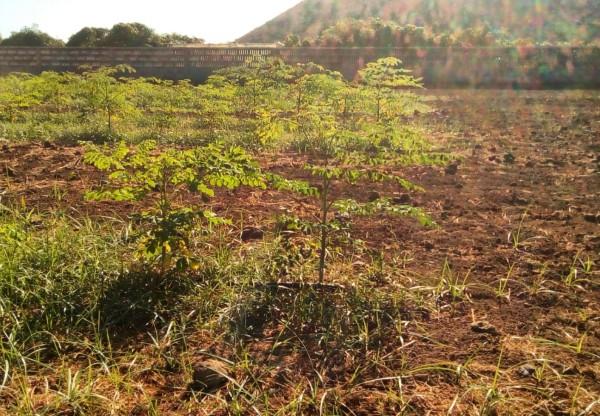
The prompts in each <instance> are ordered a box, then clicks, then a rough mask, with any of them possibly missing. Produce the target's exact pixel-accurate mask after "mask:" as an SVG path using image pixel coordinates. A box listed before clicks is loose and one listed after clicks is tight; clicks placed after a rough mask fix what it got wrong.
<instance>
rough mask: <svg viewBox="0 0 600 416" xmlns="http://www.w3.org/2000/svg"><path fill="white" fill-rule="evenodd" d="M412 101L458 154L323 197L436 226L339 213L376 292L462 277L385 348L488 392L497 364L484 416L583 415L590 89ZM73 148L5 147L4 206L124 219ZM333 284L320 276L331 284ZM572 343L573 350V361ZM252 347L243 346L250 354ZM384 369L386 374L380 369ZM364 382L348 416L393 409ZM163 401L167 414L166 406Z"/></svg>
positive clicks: (262, 208) (591, 232)
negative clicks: (93, 196)
mask: <svg viewBox="0 0 600 416" xmlns="http://www.w3.org/2000/svg"><path fill="white" fill-rule="evenodd" d="M425 94H426V99H427V100H428V102H429V103H430V104H431V106H432V107H433V108H435V110H434V111H433V112H432V113H426V114H423V115H422V117H421V119H422V127H423V128H425V129H427V131H428V132H429V133H428V134H429V135H430V136H431V138H432V140H433V141H434V143H436V146H437V147H438V148H440V149H441V150H444V151H449V152H451V153H453V154H455V155H457V156H459V157H460V159H459V160H458V161H457V162H454V163H453V164H452V165H450V166H448V167H417V168H407V169H405V170H404V171H403V172H400V173H402V174H403V175H404V176H405V177H407V178H408V179H410V180H412V181H413V182H414V183H416V184H418V185H420V186H422V187H423V188H425V189H426V192H423V193H414V192H410V193H409V192H406V191H404V190H403V189H400V188H398V187H396V186H392V185H385V184H382V185H376V186H374V185H372V184H358V185H353V186H348V187H344V188H336V189H335V193H336V195H337V196H341V197H347V196H352V197H354V198H356V199H358V200H361V201H367V200H368V199H369V198H370V197H372V195H373V192H374V191H376V192H377V194H378V195H379V196H382V197H383V196H389V197H391V198H397V200H399V201H403V202H405V203H409V204H413V205H416V206H419V207H422V208H424V209H425V210H426V211H427V212H428V213H429V214H430V215H431V216H432V218H433V219H434V220H435V221H436V223H437V224H438V225H439V227H438V228H421V227H420V226H419V225H418V223H417V221H415V220H413V219H409V218H403V219H397V218H393V217H388V216H385V215H375V216H373V217H370V218H353V219H352V221H353V224H352V228H351V230H350V236H351V238H352V239H355V240H356V239H360V240H362V241H364V246H365V247H366V248H367V250H362V251H361V252H360V253H359V254H353V256H354V257H353V261H354V263H353V265H355V267H356V269H357V270H358V269H359V268H360V267H361V265H363V264H365V263H368V262H370V259H369V258H366V257H365V256H367V255H366V254H365V253H383V256H384V258H385V261H384V264H385V266H384V268H385V267H387V268H388V270H387V271H388V273H387V274H386V273H383V274H382V275H383V276H384V277H383V278H382V280H381V281H378V282H375V283H376V284H377V285H380V286H386V285H390V287H398V285H405V286H406V287H410V286H413V287H414V286H431V287H436V286H438V285H439V282H440V276H441V275H442V274H443V272H442V269H443V265H444V263H447V265H448V266H449V269H448V270H451V273H452V276H450V277H449V275H448V273H447V274H446V278H447V279H449V278H451V279H454V280H455V281H456V282H458V283H462V282H463V279H465V280H464V282H465V285H466V290H465V293H464V295H465V296H463V297H461V299H460V300H459V301H456V302H453V301H452V299H451V294H450V292H449V291H448V292H446V293H441V295H440V298H439V300H438V302H439V307H438V309H437V311H436V312H435V313H427V314H422V316H421V317H420V320H419V325H418V327H412V329H411V330H410V331H409V330H408V329H407V338H406V339H404V340H403V341H402V342H403V343H402V344H399V343H398V342H397V341H391V340H390V341H389V348H388V350H389V354H390V355H393V353H394V351H395V349H398V350H399V349H403V351H404V350H405V351H406V352H407V354H408V356H410V359H411V365H412V366H418V365H420V364H422V365H423V366H425V365H427V364H428V363H433V362H437V363H440V362H445V363H448V362H450V363H469V364H470V365H471V367H470V369H469V370H468V371H470V372H471V373H472V374H474V375H473V376H472V377H473V378H472V384H473V385H474V384H477V382H479V383H483V381H482V380H487V382H489V383H492V381H491V380H493V378H494V371H495V368H496V366H497V364H498V361H499V357H500V360H501V368H502V379H503V383H504V384H503V386H504V388H505V391H504V396H505V397H510V398H511V399H514V401H513V400H509V402H512V403H509V404H505V405H504V406H506V407H505V408H504V410H502V409H503V407H501V406H499V407H498V408H497V409H496V410H495V411H497V414H547V413H548V412H550V413H554V414H569V406H570V405H571V399H572V397H573V395H574V394H578V399H579V400H581V406H582V407H580V408H578V410H579V411H582V410H584V409H583V406H586V405H588V404H590V403H593V400H595V399H594V398H596V399H597V398H598V397H600V358H599V357H600V312H599V311H600V290H599V288H600V287H599V285H600V264H599V263H600V94H599V93H598V92H583V91H562V92H559V91H552V92H548V91H493V90H491V91H429V92H427V93H425ZM82 151H83V150H82V148H80V147H77V146H63V145H61V144H60V143H48V142H44V143H31V144H15V145H5V146H4V147H3V148H2V150H1V151H0V168H2V173H3V175H2V178H3V179H2V181H0V192H2V200H3V202H6V201H12V202H14V203H25V204H26V206H27V207H29V208H39V210H40V211H41V212H43V211H47V210H53V209H63V210H65V211H66V212H67V213H68V214H69V215H72V216H77V215H90V216H92V217H95V218H98V219H100V218H101V217H122V218H124V217H126V216H127V215H128V214H129V213H131V212H133V211H135V210H137V209H139V208H140V207H138V206H135V205H132V204H127V203H117V202H89V201H85V200H84V198H83V194H84V192H85V191H86V190H88V189H92V188H94V187H97V186H98V185H99V184H101V183H102V181H103V180H104V179H105V175H104V174H103V173H101V172H98V171H96V170H95V169H94V168H92V167H90V166H86V165H84V164H82V161H81V160H82ZM259 159H260V161H261V164H262V165H263V167H264V168H265V169H269V170H271V171H273V172H276V173H279V174H281V175H283V176H285V177H288V178H303V179H308V178H309V177H308V176H307V173H306V172H305V171H303V170H302V168H301V166H302V160H301V158H300V157H296V156H295V155H291V154H286V155H262V156H259ZM21 201H23V202H21ZM211 204H212V208H213V210H215V211H216V212H218V213H220V214H223V215H225V216H229V217H230V218H233V219H234V220H236V221H237V220H238V219H239V218H243V224H244V226H245V227H247V226H254V227H257V228H261V229H264V230H265V231H266V232H267V234H266V235H267V236H269V232H270V231H274V227H275V222H274V220H273V216H274V215H276V214H278V213H281V212H282V209H289V210H290V211H291V212H294V213H296V214H299V215H302V216H309V215H311V213H316V212H317V209H316V203H315V201H312V200H310V199H306V198H298V197H294V198H293V197H291V196H290V195H288V194H284V193H279V192H276V191H273V190H264V191H263V190H248V189H239V190H235V191H220V192H219V193H218V194H217V197H216V198H214V202H212V203H211ZM239 228H241V226H239V227H238V228H237V229H233V230H232V232H231V233H230V234H229V235H230V236H231V239H232V241H233V242H234V243H235V244H240V245H242V244H254V242H252V241H250V242H244V243H243V242H242V241H241V240H240V239H239V232H240V231H241V230H240V229H239ZM361 253H362V254H361ZM400 258H401V259H403V261H399V260H398V259H400ZM574 270H577V274H575V275H574V274H573V273H574ZM358 272H359V271H357V273H358ZM332 274H333V276H330V279H332V280H336V281H339V280H343V279H344V277H343V276H340V275H339V274H337V275H336V274H334V273H332ZM386 276H387V277H386ZM503 279H506V287H502V284H503V283H504V280H503ZM447 286H448V285H447ZM500 288H501V289H500ZM442 292H443V291H442ZM580 340H583V341H584V342H583V344H582V346H583V347H582V348H581V349H580V350H577V351H576V346H577V344H578V342H579V341H580ZM411 341H414V345H410V343H411ZM407 343H408V345H407ZM261 348H262V347H261V343H260V342H257V343H256V346H255V349H256V351H257V354H258V351H260V349H261ZM294 354H298V353H297V352H296V353H292V352H290V353H289V354H288V355H285V354H284V356H282V357H275V358H273V357H271V359H277V360H281V361H282V363H284V362H286V364H285V365H287V366H289V367H290V368H292V369H293V370H292V371H295V372H297V373H298V374H302V373H303V372H304V371H309V370H306V369H305V368H303V367H304V366H303V365H302V361H303V359H302V358H301V357H300V358H297V360H296V361H294V360H295V359H294ZM540 357H544V359H548V360H550V361H551V362H552V365H551V366H550V367H551V368H552V375H553V376H552V377H550V378H549V380H550V381H547V382H544V381H537V382H536V381H535V380H533V376H532V374H533V372H534V370H535V368H534V370H532V369H531V368H529V367H526V366H525V367H524V366H523V363H530V362H535V363H538V364H539V362H538V361H536V360H539V359H540ZM390 360H392V359H391V358H390ZM271 364H272V363H271ZM273 365H274V364H273ZM282 365H284V364H282ZM387 365H388V366H389V367H390V368H393V367H394V366H396V365H399V364H397V363H396V364H394V363H393V360H392V361H390V362H389V363H388V364H387ZM536 365H537V364H536ZM534 367H535V365H534ZM532 368H533V367H532ZM337 371H339V374H340V375H338V376H339V377H340V378H342V379H343V378H344V377H347V376H348V374H351V372H352V364H351V363H348V364H347V365H344V364H343V363H341V364H339V368H338V369H337ZM423 371H424V372H423V374H429V373H427V371H425V370H423ZM529 372H531V374H529ZM549 372H550V371H549ZM475 375H477V376H475ZM280 376H281V375H277V374H274V375H273V377H274V379H275V378H276V377H280ZM372 376H373V378H376V376H377V375H376V374H373V375H372ZM378 376H379V377H381V378H382V379H385V378H386V376H387V375H386V374H379V375H378ZM580 382H581V384H580V389H579V390H578V391H577V392H576V387H577V385H578V383H580ZM332 383H333V382H332ZM382 383H383V382H382ZM544 383H546V384H545V385H542V384H544ZM333 384H335V383H333ZM374 384H376V383H374ZM380 384H381V383H380ZM383 384H385V383H383ZM523 386H526V387H523ZM372 388H375V387H374V386H373V385H371V384H368V383H366V384H364V385H362V386H361V387H357V388H355V389H354V390H353V391H352V394H349V396H347V398H346V405H349V404H352V407H353V409H354V412H355V413H356V414H378V413H379V414H391V413H389V412H390V411H391V410H387V411H386V410H380V408H379V407H378V406H380V405H381V403H380V399H379V398H378V397H379V396H378V395H377V394H375V393H373V392H372V391H371V390H372ZM386 388H387V387H386ZM407 389H409V390H410V391H411V397H412V398H411V403H410V406H411V408H412V409H417V413H419V414H427V412H431V414H446V412H448V410H449V409H451V410H452V411H451V412H449V413H452V412H454V413H453V414H466V413H472V412H473V411H474V410H473V409H475V408H476V407H477V406H476V404H473V403H476V402H477V399H476V398H475V396H476V393H477V389H476V388H474V387H473V386H472V385H471V386H470V387H468V388H467V387H465V386H461V385H460V383H454V382H452V381H449V380H447V379H446V378H445V377H442V376H441V375H440V376H437V375H425V376H422V375H421V376H419V374H417V373H415V376H414V377H413V378H412V379H411V381H410V383H409V386H408V387H407ZM536 389H537V390H539V391H537V390H536ZM542 390H543V392H542V393H540V391H542ZM340 394H341V393H340ZM353 395H354V396H355V397H353ZM523 397H524V398H525V399H523V400H526V401H523V403H537V404H538V406H539V407H535V406H534V407H530V408H529V409H527V408H523V407H521V405H520V404H518V402H519V400H520V399H519V398H523ZM455 398H458V399H455ZM453 401H454V402H455V403H454V406H452V404H453ZM515 402H517V404H515ZM168 406H171V407H170V408H169V409H170V410H169V411H171V412H175V410H174V408H173V406H175V405H173V404H171V405H168ZM523 406H525V405H523ZM528 406H529V405H528ZM506 412H508V413H506ZM536 412H538V413H536ZM544 412H546V413H544ZM594 412H600V404H598V405H595V407H592V408H590V409H589V412H588V413H586V414H595V413H594ZM165 414H168V412H166V413H165ZM349 414H351V413H349ZM492 414H493V413H492ZM575 414H577V413H575Z"/></svg>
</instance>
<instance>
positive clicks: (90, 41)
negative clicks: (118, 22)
mask: <svg viewBox="0 0 600 416" xmlns="http://www.w3.org/2000/svg"><path fill="white" fill-rule="evenodd" d="M108 32H109V31H108V29H105V28H101V27H84V28H83V29H81V30H80V31H79V32H77V33H75V34H74V35H72V36H71V37H70V38H69V40H68V42H67V46H72V47H86V48H89V47H94V46H100V45H101V44H102V42H103V41H104V38H106V36H107V35H108Z"/></svg>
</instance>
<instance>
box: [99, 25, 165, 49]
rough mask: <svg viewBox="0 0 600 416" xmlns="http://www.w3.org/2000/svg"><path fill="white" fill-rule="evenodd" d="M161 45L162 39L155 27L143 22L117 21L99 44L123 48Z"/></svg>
mask: <svg viewBox="0 0 600 416" xmlns="http://www.w3.org/2000/svg"><path fill="white" fill-rule="evenodd" d="M159 45H160V39H159V36H158V35H157V34H156V32H155V31H154V29H151V28H149V27H148V26H146V25H144V24H142V23H117V24H116V25H114V26H113V27H112V28H111V29H110V31H109V32H108V34H107V35H106V37H105V38H104V39H103V40H102V42H100V45H99V46H110V47H117V48H123V47H141V46H159Z"/></svg>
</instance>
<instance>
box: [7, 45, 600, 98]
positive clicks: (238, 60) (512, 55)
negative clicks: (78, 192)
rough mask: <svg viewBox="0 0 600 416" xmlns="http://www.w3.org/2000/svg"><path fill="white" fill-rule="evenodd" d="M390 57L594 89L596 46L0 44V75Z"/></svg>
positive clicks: (442, 69)
mask: <svg viewBox="0 0 600 416" xmlns="http://www.w3.org/2000/svg"><path fill="white" fill-rule="evenodd" d="M386 56H395V57H397V58H400V59H401V60H402V61H403V62H404V67H406V68H408V69H411V70H413V75H415V76H418V77H423V78H424V83H425V85H426V86H428V87H438V88H445V87H477V88H482V87H483V88H486V87H487V88H498V87H499V88H513V87H521V88H572V87H578V88H579V87H581V88H599V87H600V76H599V75H598V74H599V71H600V48H597V47H596V48H594V47H566V48H561V47H538V48H534V47H502V48H500V47H491V48H275V47H268V46H265V47H260V46H253V47H198V48H186V47H180V48H179V47H178V48H175V47H174V48H66V47H64V48H43V47H42V48H19V47H1V48H0V74H7V73H10V72H29V73H33V74H39V73H41V72H42V71H57V72H63V71H73V72H75V71H77V70H78V68H79V67H81V66H82V65H87V66H90V67H92V68H93V67H99V66H112V65H116V64H120V63H125V64H129V65H131V66H132V67H134V68H135V69H136V70H137V76H148V77H150V76H152V77H158V78H165V79H175V80H176V79H190V80H192V81H194V82H202V81H203V80H205V79H206V77H207V76H208V75H209V74H210V73H211V72H212V71H214V70H215V69H218V68H224V67H229V66H239V65H244V64H245V63H247V62H250V61H260V60H262V59H265V58H268V57H280V58H282V59H283V60H284V61H285V62H286V63H289V64H294V63H307V62H316V63H318V64H321V65H323V66H325V67H327V68H329V69H333V70H337V71H340V72H342V73H343V74H344V76H346V77H347V78H349V79H353V78H355V77H356V73H357V71H358V70H359V69H360V68H363V67H364V66H365V64H366V63H367V62H370V61H373V60H376V59H377V58H381V57H386Z"/></svg>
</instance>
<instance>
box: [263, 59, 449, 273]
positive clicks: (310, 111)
mask: <svg viewBox="0 0 600 416" xmlns="http://www.w3.org/2000/svg"><path fill="white" fill-rule="evenodd" d="M399 64H400V61H398V60H397V59H395V58H384V59H380V60H379V61H377V62H375V63H371V64H368V65H367V68H366V69H365V70H364V71H363V72H362V73H361V76H362V82H363V86H361V87H356V85H352V84H348V83H347V82H345V81H343V80H342V79H341V78H340V77H339V74H336V73H329V72H326V71H324V70H323V69H322V68H319V67H318V66H307V67H299V68H298V69H296V72H295V73H293V72H292V73H291V75H290V76H289V79H290V81H289V84H288V96H287V97H288V98H287V101H288V102H293V103H295V105H294V108H289V107H287V108H286V107H280V108H278V107H276V106H272V107H271V108H263V110H262V112H261V113H260V117H261V118H260V123H259V128H258V130H257V134H258V135H259V137H260V138H261V141H262V142H263V144H265V145H267V144H268V143H272V142H275V141H276V140H277V138H278V137H281V136H283V135H293V136H295V137H298V138H299V139H300V140H302V146H298V150H301V151H303V152H305V153H307V154H308V155H309V162H307V163H305V165H304V168H305V169H306V170H307V171H308V172H310V174H311V175H312V177H313V178H314V180H315V181H316V185H314V188H313V187H297V186H296V185H294V186H290V187H289V188H288V189H291V190H293V191H295V192H298V193H300V194H302V195H305V196H311V197H315V198H316V199H317V200H318V205H319V207H320V213H319V215H318V218H319V219H318V221H317V222H316V223H315V224H314V227H312V228H313V229H316V230H318V231H319V233H320V237H319V240H320V242H319V245H320V246H319V282H320V283H322V282H323V279H324V272H325V260H326V253H327V246H328V244H329V237H330V234H331V233H332V232H334V231H335V230H338V229H340V223H339V221H337V220H336V219H335V216H332V215H331V214H332V213H333V211H337V213H338V214H352V215H373V214H374V213H375V212H387V213H390V214H395V215H409V216H414V217H416V218H418V219H419V221H420V222H421V223H422V224H423V225H433V222H432V221H431V219H430V218H429V217H428V216H427V215H426V214H425V213H424V212H423V211H422V210H420V209H418V208H415V207H409V206H394V205H393V204H392V203H391V201H390V200H389V199H385V198H384V199H378V200H376V201H372V202H367V203H364V202H362V203H361V202H358V201H356V200H341V199H337V198H336V197H334V196H333V193H332V188H333V186H334V185H335V184H336V183H349V184H353V183H357V182H359V181H367V182H374V183H375V182H388V181H391V182H395V183H397V184H398V185H399V186H401V187H403V188H405V189H408V190H422V189H421V188H419V187H418V186H416V185H415V184H413V183H411V182H410V181H408V180H406V179H404V178H403V177H401V176H398V175H397V174H395V173H391V171H393V169H394V167H396V166H399V165H410V164H422V165H424V164H444V163H445V162H446V161H447V160H448V159H449V158H450V157H449V156H448V155H443V154H436V153H433V152H431V149H430V146H429V145H428V143H426V141H425V140H424V139H423V138H422V137H420V136H419V135H418V134H417V133H416V132H414V131H411V130H409V129H401V128H399V127H397V126H396V125H397V120H398V116H399V115H402V114H404V112H403V111H401V110H400V109H401V108H402V106H400V105H398V103H402V104H403V105H404V104H406V101H407V100H408V101H410V100H413V99H414V98H413V97H412V96H405V95H404V94H403V93H402V92H400V91H398V90H397V88H399V87H421V84H420V81H419V80H418V79H414V78H413V77H411V76H409V75H407V73H406V72H407V71H405V70H403V69H401V68H399V67H398V66H399ZM355 95H356V96H358V97H360V98H362V100H365V99H366V100H367V102H369V101H372V102H373V103H374V107H375V108H376V111H375V114H373V115H370V114H368V113H365V112H364V111H358V108H354V105H357V103H358V100H356V102H354V99H353V97H354V96H355ZM361 103H364V101H362V102H361ZM363 108H364V104H363ZM384 116H385V117H384ZM390 126H391V127H390ZM279 187H280V188H285V187H284V186H279ZM315 188H316V189H315ZM317 189H318V192H317ZM332 217H333V218H332Z"/></svg>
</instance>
